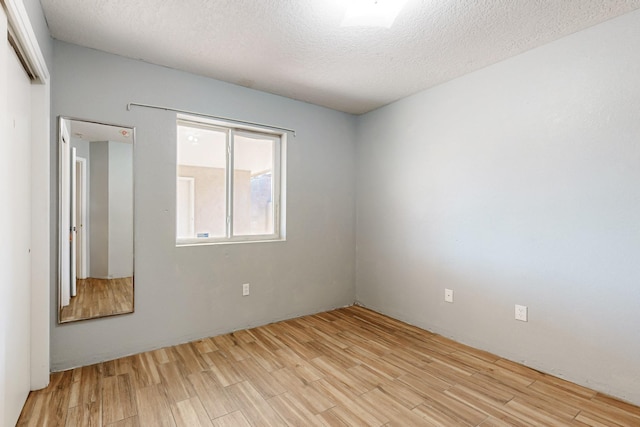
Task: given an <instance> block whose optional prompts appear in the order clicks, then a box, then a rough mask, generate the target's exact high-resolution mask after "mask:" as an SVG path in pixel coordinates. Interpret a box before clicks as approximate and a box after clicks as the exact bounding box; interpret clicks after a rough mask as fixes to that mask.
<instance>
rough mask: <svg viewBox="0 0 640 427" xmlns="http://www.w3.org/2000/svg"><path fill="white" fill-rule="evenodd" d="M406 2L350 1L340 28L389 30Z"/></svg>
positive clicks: (401, 0)
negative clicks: (380, 28)
mask: <svg viewBox="0 0 640 427" xmlns="http://www.w3.org/2000/svg"><path fill="white" fill-rule="evenodd" d="M406 2H407V1H406V0H351V2H349V6H348V7H347V10H346V12H345V14H344V19H343V20H342V24H341V26H342V27H384V28H391V26H392V25H393V21H395V19H396V17H397V16H398V14H399V13H400V11H401V10H402V8H403V7H404V4H405V3H406Z"/></svg>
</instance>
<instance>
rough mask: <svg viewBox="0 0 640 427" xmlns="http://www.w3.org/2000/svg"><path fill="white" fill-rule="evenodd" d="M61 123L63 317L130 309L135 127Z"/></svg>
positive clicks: (66, 120) (60, 281) (60, 295)
mask: <svg viewBox="0 0 640 427" xmlns="http://www.w3.org/2000/svg"><path fill="white" fill-rule="evenodd" d="M59 126H60V133H59V144H58V148H59V164H58V165H59V174H58V180H59V187H58V189H59V200H60V206H59V219H60V224H59V236H60V239H59V242H58V243H59V264H58V269H59V275H58V299H59V306H58V307H59V311H58V316H59V317H58V319H59V322H60V323H66V322H72V321H77V320H84V319H93V318H96V317H104V316H113V315H117V314H124V313H131V312H133V310H134V303H133V302H134V291H133V289H134V287H133V276H134V274H133V266H134V262H133V258H134V239H133V200H134V197H133V191H134V185H133V151H134V137H135V132H134V129H133V128H132V127H128V126H118V125H111V124H105V123H98V122H93V121H87V120H79V119H71V118H66V117H61V118H60V121H59Z"/></svg>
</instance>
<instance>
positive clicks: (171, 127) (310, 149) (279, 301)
mask: <svg viewBox="0 0 640 427" xmlns="http://www.w3.org/2000/svg"><path fill="white" fill-rule="evenodd" d="M52 82H53V83H52V117H56V116H58V115H67V116H72V117H78V118H86V119H90V120H99V121H104V122H109V123H119V124H123V125H129V126H135V127H136V138H137V139H136V147H135V161H134V163H135V177H134V180H135V213H136V218H135V236H136V241H135V244H136V248H135V256H136V259H135V313H133V314H131V315H124V316H117V317H110V318H105V319H97V320H91V321H83V322H76V323H70V324H65V325H58V324H57V322H56V320H55V314H56V312H57V311H56V310H57V308H56V307H55V301H56V300H57V299H56V297H55V295H56V289H55V277H56V274H57V272H56V271H55V269H54V271H52V276H51V277H52V290H51V301H52V305H51V307H52V310H51V314H52V318H51V359H52V368H53V369H54V370H61V369H65V368H69V367H72V366H79V365H86V364H89V363H93V362H96V361H100V360H106V359H112V358H115V357H119V356H122V355H125V354H131V353H136V352H140V351H143V350H148V349H151V348H154V347H160V346H164V345H169V344H175V343H178V342H185V341H189V340H193V339H196V338H199V337H203V336H209V335H215V334H220V333H223V332H228V331H231V330H235V329H241V328H246V327H249V326H253V325H259V324H264V323H268V322H272V321H276V320H279V319H284V318H291V317H295V316H300V315H304V314H309V313H313V312H318V311H323V310H328V309H331V308H335V307H339V306H345V305H348V304H351V303H352V302H353V301H354V299H355V287H354V284H355V271H354V268H355V267H354V266H355V251H354V248H355V202H354V200H355V197H354V181H355V176H354V169H355V161H354V155H355V145H354V141H355V119H354V117H352V116H350V115H347V114H343V113H339V112H336V111H332V110H329V109H326V108H321V107H317V106H313V105H310V104H305V103H302V102H297V101H293V100H290V99H287V98H283V97H278V96H274V95H270V94H266V93H262V92H258V91H254V90H251V89H247V88H242V87H239V86H234V85H231V84H226V83H222V82H218V81H215V80H211V79H207V78H203V77H198V76H194V75H191V74H187V73H184V72H179V71H175V70H171V69H167V68H163V67H158V66H154V65H150V64H146V63H143V62H140V61H135V60H129V59H124V58H121V57H118V56H114V55H110V54H106V53H101V52H98V51H95V50H91V49H86V48H81V47H78V46H74V45H69V44H66V43H62V42H57V41H56V42H54V65H53V81H52ZM87 100H92V101H87ZM132 101H135V102H143V103H157V104H162V105H168V106H172V107H179V108H184V109H188V110H193V111H199V112H204V113H212V114H217V115H221V116H227V117H235V118H239V119H245V120H252V121H257V122H263V123H272V124H276V125H282V126H285V127H292V128H294V129H296V130H297V131H298V137H297V138H293V137H292V136H290V137H289V145H288V150H287V155H288V170H287V173H288V178H287V212H286V214H287V241H286V242H276V243H258V244H228V245H213V246H199V247H180V248H176V247H175V223H176V218H175V215H176V212H175V210H176V200H175V191H176V129H175V114H174V113H170V112H163V111H154V110H148V109H139V108H134V109H132V111H127V110H126V104H127V103H128V102H132ZM53 135H55V133H53ZM55 144H56V142H55V140H53V139H52V141H51V147H52V153H53V155H52V162H51V170H52V174H53V175H52V181H53V182H54V183H55V182H57V178H56V177H57V165H56V162H55V159H56V158H57V156H56V155H55V151H53V150H54V148H55ZM55 188H56V187H55V186H54V191H53V192H52V203H54V205H55V206H57V190H56V189H55ZM51 224H52V230H56V229H57V227H56V226H55V224H57V210H55V209H52V223H51ZM54 233H55V231H54ZM56 237H57V236H56V235H53V236H52V238H53V239H54V240H52V241H56V240H55V238H56ZM55 255H57V254H55ZM52 265H53V266H55V265H57V264H56V263H54V264H52ZM243 283H251V295H250V296H249V297H244V298H243V297H242V296H241V295H242V289H241V287H242V284H243Z"/></svg>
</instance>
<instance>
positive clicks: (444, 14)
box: [41, 0, 640, 114]
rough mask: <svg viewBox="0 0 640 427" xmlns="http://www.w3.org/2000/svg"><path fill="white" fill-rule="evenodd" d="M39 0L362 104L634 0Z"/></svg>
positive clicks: (187, 52) (56, 21) (153, 43)
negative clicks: (352, 13)
mask: <svg viewBox="0 0 640 427" xmlns="http://www.w3.org/2000/svg"><path fill="white" fill-rule="evenodd" d="M349 1H350V0H305V1H300V0H180V1H178V0H174V1H171V0H110V1H104V0H41V3H42V6H43V8H44V12H45V16H46V18H47V22H48V24H49V28H50V30H51V35H52V36H53V37H54V38H56V39H59V40H63V41H67V42H70V43H75V44H78V45H82V46H87V47H91V48H95V49H99V50H103V51H106V52H111V53H115V54H118V55H122V56H126V57H130V58H136V59H142V60H144V61H147V62H151V63H154V64H159V65H164V66H167V67H172V68H176V69H180V70H185V71H189V72H192V73H196V74H200V75H204V76H208V77H212V78H215V79H219V80H224V81H227V82H230V83H235V84H238V85H242V86H247V87H252V88H255V89H259V90H262V91H266V92H271V93H275V94H279V95H283V96H286V97H289V98H294V99H299V100H302V101H307V102H311V103H314V104H319V105H323V106H326V107H330V108H334V109H336V110H340V111H345V112H349V113H355V114H360V113H364V112H367V111H370V110H372V109H375V108H377V107H380V106H382V105H385V104H388V103H390V102H393V101H395V100H397V99H400V98H403V97H405V96H407V95H411V94H413V93H416V92H418V91H420V90H423V89H427V88H429V87H432V86H435V85H437V84H439V83H443V82H446V81H448V80H451V79H453V78H455V77H458V76H461V75H463V74H466V73H469V72H471V71H474V70H477V69H480V68H482V67H485V66H487V65H490V64H493V63H496V62H498V61H501V60H503V59H506V58H509V57H511V56H514V55H517V54H518V53H521V52H524V51H526V50H529V49H532V48H535V47H537V46H540V45H542V44H545V43H548V42H550V41H553V40H556V39H558V38H560V37H563V36H565V35H568V34H571V33H574V32H576V31H578V30H581V29H584V28H587V27H589V26H592V25H595V24H597V23H600V22H603V21H605V20H607V19H610V18H613V17H615V16H618V15H622V14H624V13H627V12H630V11H632V10H634V9H638V8H640V0H409V1H407V4H406V6H405V8H404V9H403V10H402V11H401V12H400V14H399V15H398V17H397V19H396V20H395V23H394V24H393V26H392V27H391V28H390V29H387V28H363V27H341V26H340V23H341V21H342V19H343V15H344V12H345V10H346V8H347V4H348V2H349Z"/></svg>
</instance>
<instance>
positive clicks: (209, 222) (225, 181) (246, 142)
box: [176, 116, 286, 245]
mask: <svg viewBox="0 0 640 427" xmlns="http://www.w3.org/2000/svg"><path fill="white" fill-rule="evenodd" d="M285 137H286V135H285V134H281V133H274V132H271V131H268V130H264V129H256V128H244V127H238V126H235V125H231V124H228V123H220V122H204V121H202V120H200V119H196V118H192V117H186V116H181V117H179V118H178V121H177V147H178V158H177V159H178V160H177V183H176V207H177V210H176V242H177V244H178V245H181V244H197V243H221V242H239V241H242V242H246V241H260V240H280V239H282V238H284V235H283V232H282V231H283V226H282V225H283V224H281V218H282V217H283V215H282V214H281V211H282V208H281V206H282V201H281V191H282V184H281V179H282V176H283V171H284V161H283V153H284V147H285Z"/></svg>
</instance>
